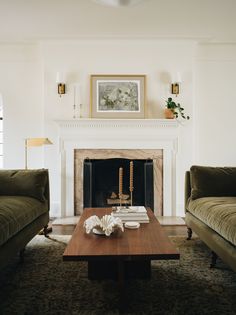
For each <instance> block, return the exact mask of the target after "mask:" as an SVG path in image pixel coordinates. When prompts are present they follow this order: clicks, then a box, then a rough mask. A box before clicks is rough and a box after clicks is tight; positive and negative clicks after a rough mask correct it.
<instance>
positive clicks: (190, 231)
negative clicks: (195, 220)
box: [187, 227, 193, 240]
mask: <svg viewBox="0 0 236 315" xmlns="http://www.w3.org/2000/svg"><path fill="white" fill-rule="evenodd" d="M187 233H188V237H187V240H191V238H192V235H193V231H192V229H191V228H189V227H187Z"/></svg>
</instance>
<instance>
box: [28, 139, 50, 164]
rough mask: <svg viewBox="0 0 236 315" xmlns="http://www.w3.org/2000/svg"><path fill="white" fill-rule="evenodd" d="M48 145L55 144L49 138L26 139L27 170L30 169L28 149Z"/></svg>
mask: <svg viewBox="0 0 236 315" xmlns="http://www.w3.org/2000/svg"><path fill="white" fill-rule="evenodd" d="M47 144H53V143H52V142H51V141H50V140H49V139H48V138H27V139H25V169H27V168H28V148H29V147H40V146H43V145H47Z"/></svg>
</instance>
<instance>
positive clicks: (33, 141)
mask: <svg viewBox="0 0 236 315" xmlns="http://www.w3.org/2000/svg"><path fill="white" fill-rule="evenodd" d="M47 144H53V143H52V142H51V141H50V140H49V139H48V138H27V139H25V169H28V148H29V147H41V146H43V145H47ZM46 230H47V231H46V233H50V232H52V227H51V226H48V227H47V228H46ZM44 233H45V231H44V230H41V231H40V232H39V234H40V235H42V234H44Z"/></svg>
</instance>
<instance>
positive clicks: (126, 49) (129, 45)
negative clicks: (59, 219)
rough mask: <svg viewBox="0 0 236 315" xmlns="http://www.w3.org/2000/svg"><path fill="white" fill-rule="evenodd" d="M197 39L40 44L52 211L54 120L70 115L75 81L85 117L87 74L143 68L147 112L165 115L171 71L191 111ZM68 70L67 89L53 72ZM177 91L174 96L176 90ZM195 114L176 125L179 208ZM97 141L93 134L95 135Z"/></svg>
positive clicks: (55, 204) (55, 203)
mask: <svg viewBox="0 0 236 315" xmlns="http://www.w3.org/2000/svg"><path fill="white" fill-rule="evenodd" d="M194 52H195V44H194V43H193V42H190V41H165V40H163V41H160V40H79V41H73V42H50V43H44V44H43V45H42V54H43V62H44V80H45V85H44V88H45V98H44V114H45V117H44V121H45V135H46V136H48V137H49V138H50V139H52V141H53V143H54V144H55V145H54V146H53V148H50V151H49V150H48V151H47V154H46V160H45V166H46V167H48V168H49V169H50V172H51V200H52V212H51V213H53V214H55V215H58V214H59V213H60V211H61V210H60V204H59V200H60V189H61V183H60V160H59V155H58V153H59V143H58V131H57V125H56V123H55V120H57V119H72V118H73V87H74V84H76V83H79V84H80V89H81V95H80V100H81V102H82V104H83V117H88V116H89V108H90V99H89V98H90V75H91V74H146V75H147V118H163V107H164V104H165V102H164V99H166V98H167V97H168V96H170V83H171V75H173V74H175V73H176V71H179V72H180V73H181V75H182V81H183V82H182V84H181V94H180V96H179V97H178V99H177V100H178V101H179V102H181V104H182V105H183V106H184V107H185V109H186V112H187V113H188V114H189V115H190V116H191V117H192V104H193V100H192V97H193V80H192V78H193V64H194V60H193V58H194ZM58 71H63V72H64V73H65V74H66V83H67V84H66V88H67V94H66V95H64V96H62V97H61V98H60V97H59V96H58V95H57V90H56V82H55V81H56V73H57V72H58ZM174 97H175V96H174ZM193 120H194V119H193V118H192V119H191V120H190V121H189V122H187V123H186V124H185V126H180V127H179V131H178V132H179V133H180V134H181V141H180V142H179V143H178V156H177V170H178V171H177V208H178V214H179V215H182V214H183V181H184V172H185V170H186V169H187V168H188V167H189V166H190V165H191V163H192V146H193V141H192V124H193ZM94 141H96V139H94Z"/></svg>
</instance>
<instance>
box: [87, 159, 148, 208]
mask: <svg viewBox="0 0 236 315" xmlns="http://www.w3.org/2000/svg"><path fill="white" fill-rule="evenodd" d="M131 161H133V174H134V175H133V186H134V191H133V205H135V206H140V205H144V206H146V207H150V208H151V209H153V208H154V182H153V161H152V160H151V159H135V160H133V159H132V160H131V159H127V158H108V159H85V160H84V166H83V178H84V181H83V192H84V196H83V199H84V207H111V206H114V205H118V204H119V203H120V199H119V168H120V167H122V168H123V198H122V199H123V201H122V203H123V204H126V205H130V203H131V198H130V190H129V186H130V162H131Z"/></svg>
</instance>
